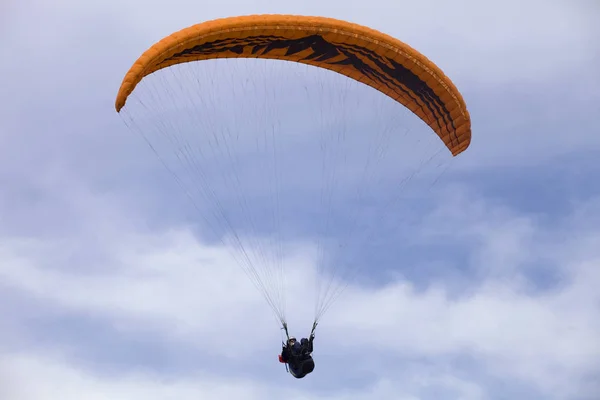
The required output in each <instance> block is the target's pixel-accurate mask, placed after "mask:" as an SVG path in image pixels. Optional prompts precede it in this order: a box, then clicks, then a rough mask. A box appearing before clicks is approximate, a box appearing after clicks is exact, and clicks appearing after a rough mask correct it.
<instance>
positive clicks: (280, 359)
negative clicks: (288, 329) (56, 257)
mask: <svg viewBox="0 0 600 400" xmlns="http://www.w3.org/2000/svg"><path fill="white" fill-rule="evenodd" d="M279 362H280V363H284V364H285V361H283V358H282V357H281V354H280V355H279Z"/></svg>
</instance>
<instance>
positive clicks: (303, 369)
mask: <svg viewBox="0 0 600 400" xmlns="http://www.w3.org/2000/svg"><path fill="white" fill-rule="evenodd" d="M314 340H315V334H314V333H311V335H310V337H309V338H308V339H307V338H302V339H300V342H298V341H297V340H296V338H295V337H293V336H290V338H289V339H288V341H287V343H285V344H284V345H283V346H282V348H281V354H280V355H279V362H280V363H284V364H286V365H289V372H290V373H291V374H292V376H293V377H294V378H297V379H301V378H304V377H305V376H306V375H308V374H310V373H311V372H312V371H313V370H314V369H315V361H314V360H313V358H312V355H311V354H312V352H313V342H314Z"/></svg>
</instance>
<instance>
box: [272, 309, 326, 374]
mask: <svg viewBox="0 0 600 400" xmlns="http://www.w3.org/2000/svg"><path fill="white" fill-rule="evenodd" d="M281 325H282V327H281V329H282V330H283V331H284V332H285V337H286V341H285V342H283V341H281V346H282V347H285V348H287V344H286V343H289V342H290V334H289V332H288V327H287V322H282V324H281ZM317 325H318V322H317V321H316V320H315V321H314V322H313V325H312V329H311V330H310V335H309V337H311V336H313V335H314V333H315V330H316V329H317ZM290 353H291V350H290ZM284 364H285V371H286V372H287V373H291V372H290V369H289V368H288V363H287V362H286V363H284Z"/></svg>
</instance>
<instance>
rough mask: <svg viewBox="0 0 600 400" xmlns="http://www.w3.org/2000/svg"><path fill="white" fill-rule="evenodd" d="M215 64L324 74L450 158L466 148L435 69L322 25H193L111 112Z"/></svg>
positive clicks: (397, 47)
mask: <svg viewBox="0 0 600 400" xmlns="http://www.w3.org/2000/svg"><path fill="white" fill-rule="evenodd" d="M214 58H268V59H279V60H287V61H294V62H299V63H304V64H309V65H313V66H316V67H320V68H325V69H329V70H332V71H335V72H337V73H340V74H343V75H345V76H347V77H349V78H352V79H355V80H357V81H359V82H362V83H364V84H366V85H369V86H371V87H373V88H374V89H376V90H378V91H380V92H382V93H384V94H386V95H387V96H390V97H391V98H393V99H395V100H396V101H398V102H399V103H401V104H403V105H404V106H406V107H407V108H408V109H410V110H411V111H412V112H413V113H414V114H416V115H417V116H418V117H419V118H421V119H422V120H423V121H424V122H425V123H427V124H428V125H429V126H430V127H431V128H432V129H433V130H434V131H435V132H436V134H437V135H438V136H439V137H440V139H441V140H442V141H443V142H444V143H445V145H446V147H447V148H448V150H450V152H451V153H452V154H453V155H455V156H456V155H458V154H460V153H461V152H463V151H464V150H465V149H467V147H468V146H469V144H470V142H471V121H470V117H469V113H468V111H467V108H466V105H465V102H464V100H463V98H462V95H461V94H460V92H459V91H458V89H457V88H456V87H455V86H454V84H453V83H452V82H451V81H450V79H449V78H448V77H447V76H445V75H444V73H443V72H442V71H441V69H440V68H439V67H437V66H436V65H435V64H434V63H432V62H431V61H430V60H428V59H427V58H426V57H425V56H424V55H422V54H421V53H419V52H418V51H416V50H415V49H413V48H411V47H410V46H408V45H407V44H405V43H403V42H401V41H400V40H398V39H395V38H393V37H391V36H388V35H386V34H383V33H381V32H378V31H376V30H373V29H370V28H367V27H364V26H360V25H357V24H352V23H349V22H345V21H340V20H336V19H331V18H323V17H307V16H294V15H252V16H241V17H231V18H224V19H218V20H213V21H208V22H204V23H201V24H197V25H193V26H191V27H188V28H185V29H183V30H181V31H179V32H176V33H173V34H172V35H170V36H167V37H165V38H164V39H162V40H160V41H159V42H157V43H156V44H154V45H153V46H152V47H150V48H149V49H148V50H147V51H146V52H144V53H143V54H142V55H141V56H140V57H139V59H138V60H137V61H136V62H135V63H134V65H133V66H132V67H131V69H130V70H129V71H128V72H127V74H126V76H125V78H124V79H123V82H122V84H121V87H120V89H119V92H118V95H117V99H116V102H115V107H116V110H117V112H119V111H120V110H121V108H122V107H123V106H125V103H126V101H127V97H128V96H129V95H130V94H131V93H132V92H133V90H134V89H135V87H136V85H137V84H138V83H139V82H140V81H141V80H142V79H143V78H144V77H145V76H146V75H149V74H152V73H153V72H155V71H158V70H160V69H162V68H166V67H169V66H172V65H175V64H180V63H185V62H191V61H200V60H208V59H214Z"/></svg>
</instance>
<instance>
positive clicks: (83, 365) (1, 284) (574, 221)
mask: <svg viewBox="0 0 600 400" xmlns="http://www.w3.org/2000/svg"><path fill="white" fill-rule="evenodd" d="M3 4H4V3H3ZM23 4H24V3H23ZM23 4H21V3H11V5H10V7H11V8H10V12H11V18H9V19H8V20H7V21H8V22H7V23H6V24H4V25H3V27H2V28H3V32H4V30H6V29H8V30H9V35H2V37H0V41H1V42H0V43H1V45H2V46H3V48H5V49H6V53H7V54H11V55H12V56H11V57H9V59H8V60H5V62H3V63H2V64H1V65H0V79H2V87H3V88H5V90H3V91H2V93H0V96H1V97H0V102H1V105H2V107H0V138H1V140H2V143H3V145H2V146H1V148H0V188H1V189H0V190H1V192H0V193H2V196H0V239H1V240H0V314H1V315H3V319H2V322H1V324H2V325H1V326H0V349H1V351H2V353H3V357H2V359H1V361H0V398H10V399H15V400H28V399H40V398H41V399H43V398H45V397H44V396H46V397H47V398H56V397H61V398H65V399H67V400H68V399H69V396H71V397H72V398H75V397H77V398H80V397H82V396H83V397H86V398H92V399H93V398H94V396H96V397H97V398H106V397H111V398H127V399H131V398H133V399H135V398H144V399H150V400H152V399H155V398H156V399H163V398H172V397H177V398H188V397H202V398H207V399H210V398H215V399H217V398H218V399H221V398H239V399H254V398H269V397H275V396H282V395H285V397H287V398H292V399H298V400H300V399H315V398H316V399H347V400H351V399H367V398H369V399H370V398H382V399H389V398H394V399H403V398H406V399H430V398H431V399H433V398H435V399H438V398H465V399H490V398H491V399H494V398H514V399H519V398H548V399H569V400H573V399H574V400H592V399H594V396H595V395H596V393H598V392H600V387H598V384H597V382H599V381H600V370H599V368H598V364H597V362H596V360H597V359H598V358H599V355H600V354H599V353H600V344H599V341H598V337H600V326H599V324H598V323H597V322H596V321H600V318H599V315H598V314H599V313H600V311H599V309H598V302H599V298H598V293H597V290H596V286H597V282H598V281H599V280H600V277H599V276H598V273H597V266H598V264H599V263H600V253H598V249H597V243H599V242H600V232H599V231H598V228H597V227H598V226H599V225H598V222H600V221H599V219H600V201H598V196H599V194H600V192H599V191H598V187H597V185H596V184H595V182H596V179H595V177H596V176H597V172H598V171H597V168H596V167H595V165H596V162H595V160H597V149H598V139H597V135H594V133H595V129H594V128H595V121H594V119H593V118H594V116H595V115H596V114H597V113H596V112H595V110H594V107H595V104H596V103H597V102H596V99H597V96H598V90H596V88H597V87H598V85H599V84H600V82H599V81H598V77H597V74H595V73H594V72H595V71H596V70H597V68H594V66H595V65H597V64H598V62H599V61H600V60H599V59H598V52H597V50H595V47H594V44H595V42H594V41H592V40H591V39H593V38H595V37H596V36H597V34H596V31H597V28H596V25H594V24H593V23H592V21H594V22H595V21H596V19H597V18H595V14H594V11H596V10H595V9H594V8H593V6H594V5H593V4H591V3H584V2H571V3H568V4H567V3H564V2H544V3H542V2H541V1H533V2H529V3H527V4H521V3H519V4H517V3H515V2H509V3H506V2H504V3H501V2H498V3H490V4H486V5H485V7H484V6H483V5H481V4H479V3H477V2H475V1H472V2H467V1H464V2H459V3H456V2H454V3H452V4H447V5H441V4H439V2H431V1H430V2H420V3H418V4H417V3H415V4H411V5H407V4H399V3H394V2H391V3H390V2H387V3H386V2H379V3H377V2H375V3H373V2H369V3H365V2H358V1H351V2H349V3H345V4H344V7H340V6H339V4H336V3H335V2H320V3H318V4H317V3H315V2H295V3H294V2H289V3H285V2H278V3H276V4H273V3H271V2H270V1H260V2H258V3H253V4H250V3H248V2H241V1H229V2H224V3H222V4H220V5H219V6H211V7H209V6H207V5H206V4H202V5H198V4H199V3H194V2H183V1H176V2H173V3H172V4H171V5H165V3H164V2H145V3H143V5H142V3H140V2H137V1H131V2H126V3H119V4H118V5H117V3H114V4H111V3H108V4H107V3H106V2H86V3H85V4H83V3H78V2H71V1H61V2H57V3H53V5H52V7H50V6H48V4H47V3H44V2H41V1H32V2H29V3H28V4H27V7H25V6H24V5H23ZM182 10H184V12H182ZM261 12H282V13H302V14H322V15H330V16H333V17H338V18H343V19H349V20H352V21H355V22H358V23H363V24H366V25H370V26H373V27H376V28H378V29H380V30H382V31H384V32H386V33H390V34H392V35H394V36H397V37H399V38H401V39H402V40H405V41H406V42H408V43H410V44H411V45H413V46H414V47H416V48H418V49H420V50H422V51H423V52H424V53H425V54H426V55H427V56H428V57H430V58H431V59H433V60H434V61H435V62H437V63H438V64H439V65H440V66H441V67H442V68H443V69H444V70H445V71H446V72H447V73H448V75H450V76H451V77H452V78H453V79H454V80H455V82H456V83H457V85H458V86H459V87H460V88H461V90H462V91H463V92H464V93H465V96H466V98H467V102H468V104H469V108H470V110H471V114H472V116H473V121H474V125H473V126H474V139H473V144H472V147H471V149H469V151H468V152H467V153H465V154H464V155H463V156H461V157H460V158H458V159H456V160H453V161H456V162H455V163H452V164H453V165H454V167H453V168H451V169H450V170H449V171H448V172H447V173H446V174H445V175H444V179H443V180H441V181H440V183H439V184H438V185H436V188H435V190H434V191H433V192H432V194H431V195H430V194H429V193H428V195H427V196H423V198H420V199H418V200H419V202H418V204H411V206H413V208H411V209H410V210H408V211H406V210H403V211H400V212H398V213H392V212H390V213H389V214H388V215H387V217H388V218H386V219H385V220H384V221H382V222H381V224H378V225H377V229H380V232H384V231H385V232H389V234H390V235H389V236H386V240H385V241H382V242H380V241H375V240H374V241H373V242H369V243H367V244H368V246H366V247H365V248H360V249H358V250H360V251H356V250H355V251H354V252H353V253H352V252H345V253H343V255H345V256H346V257H347V258H349V259H355V260H357V261H360V262H361V263H364V264H363V271H362V272H363V274H362V275H361V276H360V278H361V279H358V280H357V281H354V282H352V284H351V285H350V286H349V287H348V289H347V291H346V292H345V295H344V296H343V297H342V298H340V300H339V301H338V302H337V303H336V304H335V306H334V308H332V309H331V310H330V312H329V313H328V314H326V317H325V318H324V319H323V322H322V324H321V325H320V326H319V330H318V337H317V351H316V353H315V358H316V360H317V369H316V370H315V374H313V375H312V376H311V377H310V379H306V380H301V381H295V380H291V379H290V377H289V376H287V375H285V372H284V370H283V367H282V366H281V365H280V364H279V363H277V360H276V355H277V352H278V351H279V350H280V349H279V343H280V339H281V336H280V332H279V331H278V329H277V328H278V327H277V325H276V321H275V320H274V318H273V317H272V315H271V313H270V310H269V308H268V306H267V305H266V303H265V302H264V299H263V298H262V297H261V295H260V293H259V292H258V291H257V290H256V289H255V288H254V287H253V286H252V285H251V283H250V281H249V280H248V279H247V277H246V276H245V275H244V274H243V272H242V271H241V270H240V268H239V267H238V266H237V265H236V260H234V259H233V257H232V254H231V251H230V250H231V249H230V248H228V247H226V246H223V245H220V244H219V242H218V241H216V242H208V241H206V240H204V239H205V238H204V236H203V235H202V233H203V231H202V229H203V227H202V226H199V225H193V224H191V223H190V221H193V218H197V214H195V213H194V210H193V208H192V207H191V206H190V204H189V203H188V202H187V199H186V198H185V197H184V196H182V195H180V194H179V193H180V191H179V188H178V187H177V186H176V185H175V184H174V183H173V182H172V180H170V177H169V175H168V174H167V173H165V171H164V170H163V169H162V167H161V166H160V165H159V164H158V163H156V160H155V159H154V158H153V155H152V154H151V152H149V151H147V149H146V148H145V147H144V144H143V143H142V142H141V140H140V138H139V137H137V136H135V135H131V132H129V131H127V129H126V128H125V127H124V126H123V123H122V122H123V121H121V120H120V119H119V117H118V116H117V115H116V114H115V113H114V109H113V102H114V96H115V93H116V90H117V88H118V84H119V83H120V80H121V79H122V76H123V74H124V72H125V71H126V69H127V68H128V67H129V66H130V64H131V63H132V62H133V61H134V59H135V57H137V55H139V53H141V52H142V51H143V50H145V49H146V48H147V47H148V46H149V45H150V44H151V43H153V42H154V41H156V40H158V39H160V38H161V37H163V36H164V35H166V34H169V33H171V32H173V31H174V30H177V29H180V28H182V27H184V26H187V25H190V24H193V23H197V22H201V21H203V20H207V19H212V18H216V17H224V16H228V15H236V14H249V13H261ZM199 16H200V17H199ZM565 55H568V56H565ZM263 77H265V75H263ZM281 91H282V93H285V88H282V89H281ZM325 99H326V97H325ZM321 100H323V98H321ZM363 100H365V101H368V99H367V98H365V99H363ZM363 104H364V103H363ZM338 105H339V104H338ZM341 109H342V108H341V107H340V108H338V111H339V110H341ZM358 115H359V113H356V114H353V116H354V117H358ZM379 115H381V114H379ZM369 117H370V118H373V115H370V116H369ZM359 147H360V146H359ZM290 160H291V159H290ZM350 178H351V177H350ZM246 183H247V184H248V187H250V188H252V184H253V183H254V182H253V181H252V180H250V179H249V180H248V181H247V182H246ZM295 198H296V199H300V198H301V196H295ZM412 200H414V199H412ZM340 210H343V209H342V208H340ZM404 211H406V212H404ZM407 214H408V215H407ZM303 219H304V220H306V221H302V222H303V223H306V224H308V223H310V222H311V221H310V220H309V219H308V218H303ZM399 221H401V222H402V224H399V223H398V222H399ZM312 222H314V221H312ZM308 225H309V224H308ZM338 228H340V229H339V230H340V231H341V232H343V228H344V227H343V226H339V227H338ZM313 236H314V235H313ZM256 239H257V238H254V237H250V238H248V240H256ZM312 239H314V237H311V235H306V232H303V235H297V236H296V237H293V240H292V241H291V242H289V243H288V242H287V241H286V242H285V244H286V245H288V246H289V251H287V252H286V253H285V258H284V261H285V263H286V266H287V267H288V268H289V270H290V271H291V273H290V274H289V275H288V277H289V278H291V279H288V284H290V288H289V292H288V300H289V302H288V316H289V317H290V326H291V327H292V329H293V334H297V335H300V334H302V332H303V331H302V328H303V327H309V326H310V323H311V322H312V320H311V318H312V316H313V315H312V302H313V298H314V293H313V291H312V289H310V290H309V289H307V288H308V287H311V288H312V285H313V280H314V278H315V274H317V272H318V271H317V269H316V268H315V259H316V258H317V254H318V249H316V248H315V246H314V243H313V241H312ZM263 249H270V248H269V246H268V245H267V244H265V246H264V247H263ZM234 254H235V253H234ZM32 382H35V384H32Z"/></svg>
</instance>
